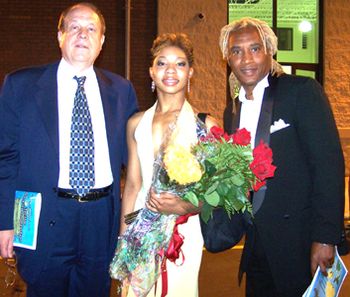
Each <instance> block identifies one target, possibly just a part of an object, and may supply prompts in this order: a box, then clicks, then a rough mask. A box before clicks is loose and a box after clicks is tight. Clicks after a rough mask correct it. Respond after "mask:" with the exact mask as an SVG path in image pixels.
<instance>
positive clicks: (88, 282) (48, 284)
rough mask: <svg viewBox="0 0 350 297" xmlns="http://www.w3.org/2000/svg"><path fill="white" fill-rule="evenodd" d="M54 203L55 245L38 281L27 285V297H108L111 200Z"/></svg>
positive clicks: (65, 200) (107, 198)
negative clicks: (55, 204)
mask: <svg viewBox="0 0 350 297" xmlns="http://www.w3.org/2000/svg"><path fill="white" fill-rule="evenodd" d="M58 199H59V203H58V205H59V209H58V212H59V215H58V218H57V220H56V222H55V226H54V228H55V230H54V232H55V233H56V242H55V245H54V248H53V250H52V252H51V254H50V255H49V257H48V259H47V263H46V265H45V268H44V270H43V271H42V272H41V273H40V276H39V278H38V280H37V281H36V282H35V283H33V284H27V297H108V296H109V294H110V277H109V274H108V267H109V261H110V252H109V251H110V234H111V225H112V212H113V211H112V204H111V201H112V197H110V196H107V197H103V198H101V199H100V200H98V201H91V202H85V203H79V202H78V201H76V200H68V199H64V198H58ZM44 260H45V259H43V261H44Z"/></svg>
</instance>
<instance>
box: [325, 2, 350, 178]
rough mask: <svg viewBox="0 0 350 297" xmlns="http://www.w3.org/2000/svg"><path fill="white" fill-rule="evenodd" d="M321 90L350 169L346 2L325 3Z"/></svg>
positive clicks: (349, 39) (349, 23) (348, 11)
mask: <svg viewBox="0 0 350 297" xmlns="http://www.w3.org/2000/svg"><path fill="white" fill-rule="evenodd" d="M324 15H325V18H324V87H325V90H326V93H327V94H328V97H329V100H330V102H331V104H332V108H333V112H334V115H335V118H336V121H337V126H338V129H339V132H340V135H341V140H342V145H343V149H344V155H345V159H346V169H347V175H349V169H350V68H349V65H350V51H349V45H350V21H349V15H350V6H349V3H348V1H345V0H334V1H330V0H325V1H324Z"/></svg>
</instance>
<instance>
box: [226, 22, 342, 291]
mask: <svg viewBox="0 0 350 297" xmlns="http://www.w3.org/2000/svg"><path fill="white" fill-rule="evenodd" d="M220 47H221V50H222V52H223V55H224V58H225V59H226V60H227V62H228V64H229V66H230V67H231V70H232V73H231V75H230V86H231V93H236V94H237V93H238V96H237V98H236V99H235V100H234V101H232V102H231V103H230V104H229V105H228V106H227V108H226V109H225V112H224V126H225V130H226V131H227V132H229V133H232V132H234V131H235V129H236V128H243V127H244V128H246V129H247V130H249V131H250V132H251V136H252V146H254V145H257V144H258V143H259V142H260V140H264V141H265V142H268V143H269V145H270V147H271V148H272V150H273V160H274V165H276V166H277V170H276V172H275V176H274V177H273V178H272V179H270V180H268V182H267V185H266V188H265V189H262V190H261V191H260V192H258V193H254V195H253V197H252V203H253V209H254V218H253V224H252V225H250V227H249V228H248V230H247V235H246V243H245V247H244V251H243V255H242V259H241V272H246V280H247V283H246V296H249V297H251V296H254V297H257V296H263V297H274V296H276V297H284V296H290V297H296V296H301V295H302V294H303V292H304V291H305V290H306V288H307V287H308V285H309V284H310V282H311V278H312V275H313V273H314V272H315V270H316V268H317V266H318V265H319V266H320V268H321V270H322V272H324V273H326V268H327V267H329V266H330V265H331V264H332V262H333V260H334V255H335V245H336V244H338V243H339V242H340V239H341V233H342V227H343V215H344V214H343V208H344V160H343V154H342V149H341V145H340V142H339V136H338V132H337V128H336V125H335V122H334V118H333V115H332V111H331V108H330V105H329V102H328V100H327V98H326V95H325V94H324V91H323V90H322V88H321V86H320V85H319V84H318V83H317V82H316V81H315V80H313V79H310V78H306V77H297V76H292V75H286V74H284V73H283V70H282V67H281V66H280V65H279V64H278V63H277V62H276V61H275V60H274V59H273V56H274V55H275V54H276V51H277V37H276V35H275V34H274V32H273V31H272V30H271V29H270V28H269V26H268V24H266V23H265V22H263V21H260V20H257V19H252V18H243V19H241V20H238V21H234V22H232V23H230V24H228V25H226V26H225V27H223V28H222V30H221V37H220Z"/></svg>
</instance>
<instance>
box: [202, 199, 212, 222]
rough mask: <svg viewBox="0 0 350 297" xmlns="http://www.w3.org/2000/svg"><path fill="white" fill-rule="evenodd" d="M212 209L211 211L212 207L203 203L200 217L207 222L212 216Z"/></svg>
mask: <svg viewBox="0 0 350 297" xmlns="http://www.w3.org/2000/svg"><path fill="white" fill-rule="evenodd" d="M212 211H213V207H212V206H210V205H209V204H207V203H204V204H203V207H202V210H201V218H202V220H203V221H204V222H205V223H208V220H209V219H210V218H211V216H212Z"/></svg>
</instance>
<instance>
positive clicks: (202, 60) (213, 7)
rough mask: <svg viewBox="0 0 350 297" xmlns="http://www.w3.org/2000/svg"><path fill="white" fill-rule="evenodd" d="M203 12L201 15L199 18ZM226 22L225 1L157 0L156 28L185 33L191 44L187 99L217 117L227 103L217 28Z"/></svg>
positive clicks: (224, 70) (161, 30) (223, 66)
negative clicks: (191, 69)
mask: <svg viewBox="0 0 350 297" xmlns="http://www.w3.org/2000/svg"><path fill="white" fill-rule="evenodd" d="M199 14H202V16H203V17H202V18H200V17H199ZM226 24H227V1H226V0H216V1H198V0H186V1H183V0H162V1H158V31H159V33H165V32H185V33H187V34H188V35H189V36H190V38H191V40H192V42H193V44H194V59H195V62H194V76H193V78H192V79H191V93H190V98H189V101H190V102H191V103H192V104H193V105H194V106H195V107H196V108H197V109H198V110H199V111H201V112H209V113H211V114H212V115H213V116H214V117H216V118H218V119H219V120H220V119H221V118H222V112H223V110H224V107H225V104H226V64H225V62H224V61H223V60H222V58H221V53H220V49H219V45H218V44H219V41H218V40H219V30H220V28H221V27H223V26H224V25H226Z"/></svg>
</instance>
